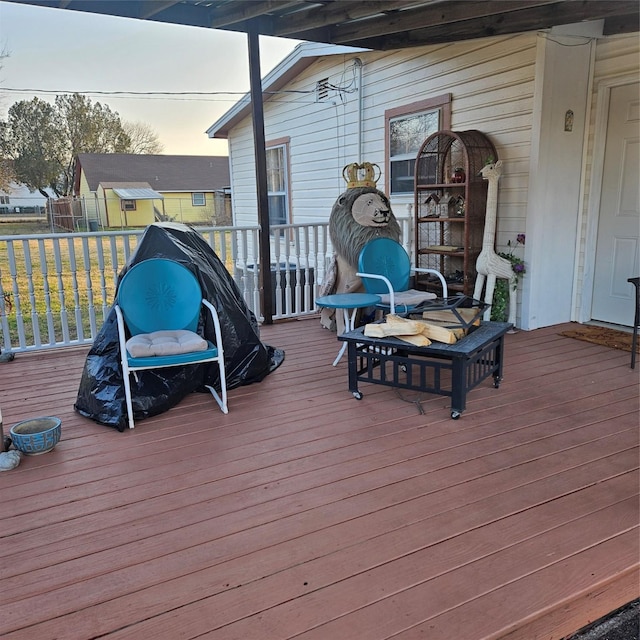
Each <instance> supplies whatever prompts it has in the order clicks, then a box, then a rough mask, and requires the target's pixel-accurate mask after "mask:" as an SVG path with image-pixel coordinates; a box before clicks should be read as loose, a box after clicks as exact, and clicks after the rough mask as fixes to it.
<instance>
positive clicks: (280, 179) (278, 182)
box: [267, 144, 289, 224]
mask: <svg viewBox="0 0 640 640" xmlns="http://www.w3.org/2000/svg"><path fill="white" fill-rule="evenodd" d="M287 166H288V164H287V145H286V144H279V145H274V146H272V147H270V148H268V149H267V195H268V197H269V224H287V223H288V222H289V188H288V186H289V179H288V171H287Z"/></svg>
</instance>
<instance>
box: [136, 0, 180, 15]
mask: <svg viewBox="0 0 640 640" xmlns="http://www.w3.org/2000/svg"><path fill="white" fill-rule="evenodd" d="M177 3H178V0H144V2H143V3H142V4H141V6H140V16H139V17H140V18H142V19H143V20H146V19H147V18H151V17H152V16H154V15H156V14H158V13H160V12H161V11H164V10H165V9H168V8H169V7H171V6H173V5H174V4H177Z"/></svg>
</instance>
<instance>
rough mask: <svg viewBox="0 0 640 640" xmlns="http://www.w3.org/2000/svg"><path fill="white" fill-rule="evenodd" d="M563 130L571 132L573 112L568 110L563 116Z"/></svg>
mask: <svg viewBox="0 0 640 640" xmlns="http://www.w3.org/2000/svg"><path fill="white" fill-rule="evenodd" d="M564 130H565V131H573V111H571V109H568V110H567V112H566V113H565V114H564Z"/></svg>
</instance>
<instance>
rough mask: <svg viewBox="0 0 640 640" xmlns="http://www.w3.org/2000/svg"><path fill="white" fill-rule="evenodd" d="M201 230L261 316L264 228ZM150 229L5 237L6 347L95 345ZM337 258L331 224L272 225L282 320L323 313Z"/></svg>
mask: <svg viewBox="0 0 640 640" xmlns="http://www.w3.org/2000/svg"><path fill="white" fill-rule="evenodd" d="M400 222H401V224H402V226H403V238H407V239H409V238H411V234H410V232H409V231H410V230H409V221H408V220H404V221H402V220H400ZM197 230H198V232H199V233H200V234H201V235H202V236H203V237H204V238H205V239H206V241H207V242H208V244H209V245H210V246H211V247H212V249H213V250H214V251H215V252H216V254H217V255H218V257H219V258H220V260H221V261H222V262H223V263H224V264H225V266H226V268H227V270H228V271H229V273H230V274H231V276H232V277H233V279H234V281H235V282H236V284H237V285H238V287H239V289H240V291H241V293H242V296H243V298H244V300H245V302H246V303H247V306H248V307H249V308H250V309H251V310H252V311H253V312H254V313H255V315H256V317H257V319H258V320H259V321H261V320H262V319H263V316H262V311H261V308H260V286H259V263H260V260H259V253H258V247H259V233H260V230H259V227H257V226H256V227H231V226H230V227H198V228H197ZM1 231H2V228H1V227H0V233H1ZM142 233H143V230H130V231H104V232H81V233H47V234H34V235H12V236H2V235H0V350H1V351H2V352H21V351H34V350H40V349H50V348H55V347H64V346H77V345H83V344H91V343H92V342H93V340H94V339H95V337H96V336H97V334H98V332H99V331H100V329H101V327H102V325H103V323H104V322H105V320H106V319H107V316H108V314H109V311H110V309H111V306H112V304H113V301H114V297H115V291H116V283H117V280H118V274H119V273H120V271H121V270H122V268H123V267H124V266H125V265H126V264H127V262H128V261H129V258H130V257H131V255H132V254H133V252H134V251H135V248H136V246H137V244H138V241H139V238H140V236H141V235H142ZM407 248H408V247H407ZM331 255H332V249H331V243H330V241H329V236H328V224H327V223H316V224H304V225H303V224H298V225H278V226H274V227H272V228H271V278H272V286H273V300H272V307H273V311H274V313H273V319H274V320H279V319H284V318H295V317H299V316H304V315H311V314H314V313H317V309H316V307H315V303H314V301H315V298H316V297H317V295H318V289H319V287H320V285H321V283H322V281H323V279H324V276H325V271H326V269H327V266H328V264H329V262H330V260H331Z"/></svg>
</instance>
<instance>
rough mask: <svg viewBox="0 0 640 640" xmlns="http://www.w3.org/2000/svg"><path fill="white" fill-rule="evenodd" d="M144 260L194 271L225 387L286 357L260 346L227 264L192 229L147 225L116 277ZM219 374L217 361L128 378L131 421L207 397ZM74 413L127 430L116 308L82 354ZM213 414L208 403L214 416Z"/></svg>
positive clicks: (258, 375) (260, 374)
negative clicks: (210, 309)
mask: <svg viewBox="0 0 640 640" xmlns="http://www.w3.org/2000/svg"><path fill="white" fill-rule="evenodd" d="M149 258H168V259H170V260H175V261H176V262H180V263H182V264H184V265H185V266H187V267H188V268H189V269H190V270H191V271H192V272H193V273H195V274H196V276H197V278H198V280H199V282H200V286H201V288H202V295H203V297H204V298H206V299H207V300H209V301H210V302H211V303H212V304H213V305H214V306H215V307H216V310H217V311H218V315H219V317H220V328H221V332H222V343H223V346H224V355H225V358H224V359H225V367H226V375H227V388H228V389H232V388H234V387H238V386H241V385H246V384H251V383H254V382H259V381H260V380H262V379H263V378H264V377H265V376H266V375H267V374H269V373H270V372H271V371H273V370H274V369H275V368H276V367H278V365H280V364H281V363H282V361H283V360H284V352H283V351H282V350H281V349H276V348H274V347H271V346H268V345H265V344H263V343H262V342H261V340H260V331H259V326H258V322H257V320H256V317H255V315H254V314H253V312H252V311H251V310H250V309H249V308H248V307H247V305H246V303H245V301H244V300H243V298H242V295H241V293H240V290H239V289H238V287H237V285H236V283H235V282H234V280H233V278H232V277H231V275H230V274H229V272H228V271H227V269H226V267H225V266H224V264H223V263H222V262H221V261H220V259H219V258H218V256H217V255H216V253H215V252H214V251H213V249H212V248H211V247H210V246H209V244H208V243H207V242H206V240H205V239H204V238H203V237H202V236H201V235H200V234H199V233H198V232H197V231H195V230H193V229H191V228H190V227H187V226H186V225H182V224H175V223H158V224H152V225H150V226H149V227H147V228H146V229H145V232H144V234H143V235H142V237H141V238H140V242H139V243H138V246H137V248H136V250H135V252H134V254H133V255H132V256H131V259H130V260H129V263H128V264H127V266H126V267H125V268H124V269H123V270H122V271H121V273H120V276H119V280H120V279H121V278H122V276H123V275H124V274H125V273H126V271H127V269H129V268H130V267H132V266H133V265H135V264H137V263H139V262H142V261H143V260H148V259H149ZM119 280H118V281H119ZM209 324H210V321H209ZM202 330H203V334H204V336H205V337H206V338H209V339H210V340H213V341H215V335H214V334H213V328H212V327H209V326H206V325H205V326H204V327H202ZM218 377H219V376H218V367H217V365H215V363H206V364H202V365H189V366H186V367H172V368H164V369H157V370H149V371H139V372H138V381H137V382H136V380H135V378H134V377H133V376H132V377H131V394H132V397H133V411H134V418H135V420H139V419H142V418H145V417H148V416H152V415H156V414H158V413H162V412H164V411H167V410H168V409H170V408H171V407H173V406H175V405H176V404H178V402H180V401H181V400H182V399H183V398H184V397H185V396H186V395H187V394H189V393H191V392H193V391H206V392H207V393H209V391H208V390H207V389H206V387H205V386H204V385H205V384H209V385H212V386H214V387H216V388H219V380H218ZM212 401H213V399H212ZM74 408H75V410H76V411H77V412H78V413H80V414H82V415H83V416H86V417H88V418H91V419H92V420H95V421H96V422H99V423H101V424H104V425H107V426H110V427H115V428H116V429H118V430H119V431H124V429H125V428H126V426H127V407H126V402H125V396H124V387H123V383H122V369H121V366H120V345H119V342H118V328H117V323H116V314H115V311H114V310H113V309H111V311H110V312H109V315H108V317H107V319H106V321H105V323H104V325H103V326H102V328H101V329H100V331H99V332H98V335H97V336H96V338H95V340H94V342H93V345H92V347H91V349H90V351H89V354H88V355H87V359H86V362H85V366H84V370H83V372H82V378H81V381H80V387H79V390H78V397H77V399H76V403H75V405H74ZM217 409H218V406H217V404H216V403H215V402H213V404H212V411H214V410H217Z"/></svg>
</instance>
